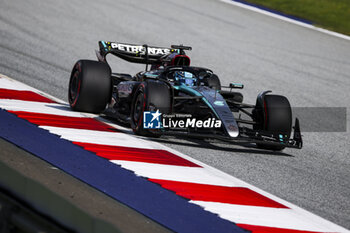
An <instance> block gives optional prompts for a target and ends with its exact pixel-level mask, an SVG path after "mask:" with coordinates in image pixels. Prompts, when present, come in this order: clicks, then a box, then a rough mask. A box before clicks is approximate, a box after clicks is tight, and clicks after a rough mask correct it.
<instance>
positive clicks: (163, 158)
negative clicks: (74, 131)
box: [73, 142, 200, 167]
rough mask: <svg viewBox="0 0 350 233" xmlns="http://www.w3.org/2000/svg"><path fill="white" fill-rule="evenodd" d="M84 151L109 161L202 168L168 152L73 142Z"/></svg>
mask: <svg viewBox="0 0 350 233" xmlns="http://www.w3.org/2000/svg"><path fill="white" fill-rule="evenodd" d="M73 143H74V144H76V145H79V146H81V147H83V148H84V149H86V150H88V151H91V152H94V153H96V154H97V155H98V156H101V157H103V158H106V159H109V160H124V161H134V162H145V163H157V164H166V165H176V166H187V167H200V166H199V165H197V164H195V163H192V162H191V161H188V160H186V159H184V158H181V157H179V156H177V155H175V154H173V153H171V152H169V151H166V150H156V149H141V148H133V147H124V146H108V145H98V144H91V143H82V142H73Z"/></svg>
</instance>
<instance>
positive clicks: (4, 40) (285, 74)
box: [0, 0, 350, 228]
mask: <svg viewBox="0 0 350 233" xmlns="http://www.w3.org/2000/svg"><path fill="white" fill-rule="evenodd" d="M0 38H1V39H0V58H1V59H0V73H2V74H5V75H8V76H10V77H12V78H15V79H17V80H19V81H22V82H24V83H26V84H29V85H31V86H33V87H35V88H38V89H40V90H42V91H44V92H47V93H49V94H51V95H54V96H56V97H58V98H60V99H64V100H65V99H66V98H67V97H66V96H67V86H68V81H69V75H70V70H71V67H72V66H73V64H74V62H75V61H76V60H78V59H81V58H84V59H95V54H94V49H97V41H99V40H110V41H119V42H129V43H140V44H144V43H147V44H150V45H158V46H168V45H170V44H179V43H182V44H185V45H191V46H192V47H193V51H192V52H190V56H191V61H192V65H198V66H206V67H208V68H211V69H213V70H214V71H215V72H216V73H217V74H218V75H219V77H220V78H221V80H222V83H223V84H228V83H229V82H230V81H236V82H242V83H244V84H245V89H244V90H243V94H244V97H245V101H246V102H248V103H254V102H255V98H256V96H257V94H258V93H259V92H260V91H263V90H273V91H274V93H276V94H283V95H286V96H287V97H288V98H289V100H290V102H291V104H292V105H293V106H297V107H333V106H335V107H346V108H347V114H349V107H350V92H349V87H350V41H348V40H344V39H341V38H337V37H333V36H330V35H327V34H323V33H320V32H317V31H313V30H310V29H307V28H303V27H300V26H297V25H294V24H291V23H287V22H283V21H280V20H278V19H274V18H271V17H268V16H265V15H261V14H258V13H255V12H251V11H248V10H245V9H241V8H239V7H235V6H232V5H229V4H226V3H223V2H220V1H218V0H192V1H185V0H178V1H164V0H163V1H141V0H138V1H127V0H124V1H116V0H105V1H89V2H88V1H82V0H80V1H74V2H72V1H66V0H65V1H63V0H62V1H53V0H47V1H39V0H37V1H31V0H30V1H20V0H0ZM110 61H111V62H112V68H113V69H114V71H115V72H130V73H131V74H134V73H136V72H137V71H139V70H142V69H143V68H144V67H143V66H140V65H134V64H128V63H126V62H123V61H120V60H118V59H116V58H111V59H110ZM314 117H315V118H319V117H322V116H320V115H315V116H314ZM330 120H331V119H330ZM349 123H350V120H349V118H347V130H346V132H337V133H329V132H324V133H320V132H307V133H303V135H304V148H303V149H302V150H293V149H286V150H285V151H284V153H269V152H266V151H261V150H257V149H255V148H245V147H240V146H237V145H229V144H226V143H218V142H204V141H200V140H184V139H183V140H181V139H168V138H167V139H164V138H163V139H160V141H161V142H163V143H164V144H166V145H168V146H170V147H172V148H175V149H177V150H179V151H180V152H183V153H185V154H187V155H189V156H191V157H193V158H195V159H198V160H200V161H202V162H204V163H207V164H209V165H211V166H214V167H216V168H218V169H220V170H222V171H224V172H226V173H229V174H231V175H233V176H235V177H237V178H240V179H242V180H244V181H246V182H248V183H250V184H253V185H255V186H257V187H259V188H261V189H263V190H265V191H268V192H270V193H272V194H274V195H276V196H278V197H280V198H283V199H285V200H287V201H290V202H292V203H294V204H296V205H298V206H300V207H303V208H305V209H306V210H309V211H311V212H313V213H315V214H317V215H320V216H322V217H324V218H326V219H328V220H330V221H333V222H335V223H337V224H339V225H341V226H344V227H346V228H350V217H349V216H350V179H349V177H350V158H349V156H350V153H349V149H350V143H349V141H350V140H349V139H350V133H349V132H350V131H349V128H350V127H349V125H350V124H349ZM301 124H303V123H301ZM302 126H303V125H302Z"/></svg>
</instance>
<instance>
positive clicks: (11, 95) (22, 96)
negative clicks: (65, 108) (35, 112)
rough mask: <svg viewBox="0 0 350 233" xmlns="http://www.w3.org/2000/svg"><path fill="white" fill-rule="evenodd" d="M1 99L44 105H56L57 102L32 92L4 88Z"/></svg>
mask: <svg viewBox="0 0 350 233" xmlns="http://www.w3.org/2000/svg"><path fill="white" fill-rule="evenodd" d="M0 99H15V100H25V101H34V102H44V103H56V102H55V101H53V100H51V99H49V98H46V97H44V96H42V95H39V94H38V93H35V92H32V91H18V90H10V89H3V88H0Z"/></svg>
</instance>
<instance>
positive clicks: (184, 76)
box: [174, 71, 196, 86]
mask: <svg viewBox="0 0 350 233" xmlns="http://www.w3.org/2000/svg"><path fill="white" fill-rule="evenodd" d="M174 81H175V83H176V84H177V85H186V86H194V85H195V83H196V78H195V77H194V75H193V74H192V73H190V72H186V71H175V73H174Z"/></svg>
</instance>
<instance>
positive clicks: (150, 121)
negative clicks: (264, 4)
mask: <svg viewBox="0 0 350 233" xmlns="http://www.w3.org/2000/svg"><path fill="white" fill-rule="evenodd" d="M221 124H222V122H221V120H218V119H216V118H208V119H205V120H199V119H196V118H193V117H192V115H191V114H170V115H167V114H162V113H160V112H159V110H157V111H156V112H144V118H143V128H145V129H159V128H168V129H176V128H220V127H221Z"/></svg>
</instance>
